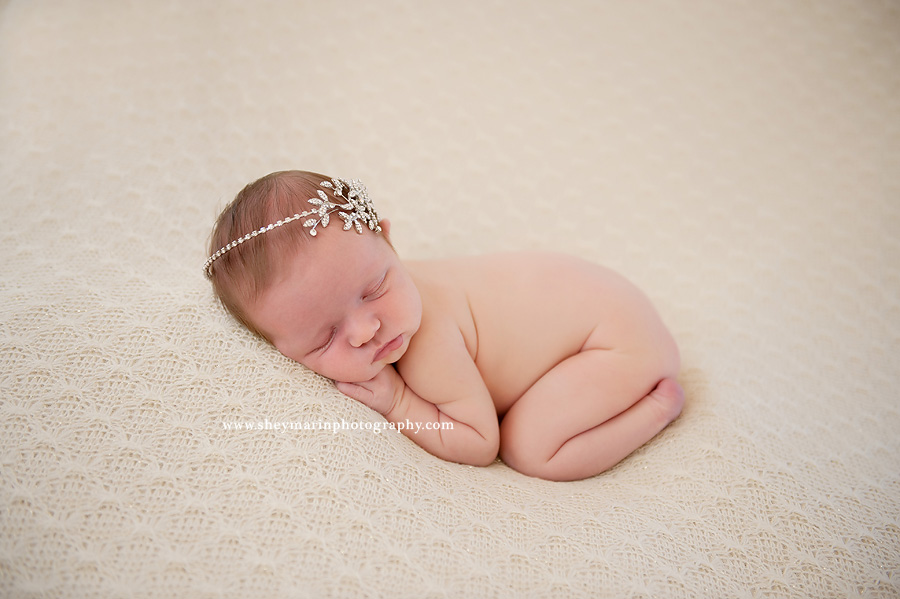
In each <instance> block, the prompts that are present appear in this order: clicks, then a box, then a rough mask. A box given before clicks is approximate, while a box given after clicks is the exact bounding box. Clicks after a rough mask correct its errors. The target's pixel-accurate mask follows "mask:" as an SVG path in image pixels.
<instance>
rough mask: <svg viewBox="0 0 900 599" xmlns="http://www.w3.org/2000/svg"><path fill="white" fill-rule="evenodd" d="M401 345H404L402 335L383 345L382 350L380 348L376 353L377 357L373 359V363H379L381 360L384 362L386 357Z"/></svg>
mask: <svg viewBox="0 0 900 599" xmlns="http://www.w3.org/2000/svg"><path fill="white" fill-rule="evenodd" d="M401 345H403V335H402V334H400V335H397V336H396V337H394V338H393V339H391V340H390V341H388V342H387V343H385V344H384V345H382V346H381V347H380V348H378V351H377V352H375V357H374V358H372V362H378V361H379V360H382V359H383V358H384V357H385V356H387V355H388V354H389V353H391V352H392V351H394V350H395V349H399V348H400V346H401Z"/></svg>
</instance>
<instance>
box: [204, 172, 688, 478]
mask: <svg viewBox="0 0 900 599" xmlns="http://www.w3.org/2000/svg"><path fill="white" fill-rule="evenodd" d="M269 223H271V224H269ZM329 223H330V225H329ZM390 230H391V227H390V223H389V221H387V220H379V218H378V216H377V213H376V212H375V208H374V207H373V206H372V203H371V202H370V201H369V199H368V197H367V195H366V191H365V187H363V186H362V184H361V183H359V182H358V181H351V182H348V181H345V180H341V179H333V178H330V177H325V176H323V175H318V174H315V173H309V172H302V171H288V172H278V173H272V174H270V175H267V176H265V177H263V178H262V179H259V180H258V181H255V182H254V183H251V184H250V185H248V186H247V187H245V188H244V189H243V190H242V191H241V192H240V193H239V194H238V195H237V197H236V198H235V200H234V201H233V202H232V203H231V204H230V205H229V206H228V207H227V208H226V209H225V210H224V211H223V213H222V215H221V216H220V217H219V219H218V221H217V223H216V226H215V229H214V231H213V236H212V241H211V246H212V247H211V249H213V250H214V249H216V248H221V249H219V250H217V251H216V252H215V253H213V254H212V255H211V256H210V258H209V260H208V261H207V263H206V265H205V270H206V273H207V276H209V277H210V279H211V280H212V283H213V286H214V288H215V291H216V293H217V295H218V296H219V298H220V299H221V300H222V302H223V304H224V305H225V307H226V308H227V309H228V310H229V311H230V312H231V313H232V314H233V315H234V316H235V317H237V318H238V319H239V320H240V321H241V322H242V323H244V324H245V325H246V326H247V327H248V328H249V329H250V330H252V331H254V332H256V333H258V334H259V335H261V336H262V337H264V338H265V339H267V340H268V341H269V342H271V343H272V344H273V345H274V346H275V347H276V348H277V349H278V350H279V351H280V352H281V353H282V354H284V355H285V356H287V357H289V358H291V359H293V360H295V361H297V362H299V363H300V364H303V365H304V366H307V367H308V368H310V369H312V370H314V371H315V372H317V373H319V374H321V375H323V376H326V377H328V378H331V379H334V381H335V382H336V385H337V388H338V389H339V390H340V391H341V392H343V393H344V394H346V395H348V396H350V397H352V398H353V399H356V400H358V401H360V402H362V403H363V404H365V405H367V406H369V407H370V408H372V409H374V410H376V411H377V412H379V413H380V414H382V415H383V416H384V417H385V418H386V419H387V420H388V421H390V422H393V423H406V422H412V423H421V424H422V426H421V427H420V428H418V429H417V428H415V427H409V428H406V427H405V428H403V431H404V433H405V434H407V436H409V438H411V439H412V440H413V441H415V442H416V443H418V444H419V445H420V446H422V447H423V448H425V449H426V450H428V451H429V452H431V453H433V454H434V455H436V456H439V457H441V458H443V459H445V460H450V461H454V462H460V463H463V464H472V465H479V466H483V465H487V464H490V463H491V462H493V461H494V460H495V459H496V458H497V456H498V454H499V456H500V457H501V458H502V459H503V461H504V462H506V464H508V465H509V466H510V467H512V468H514V469H516V470H518V471H520V472H522V473H524V474H527V475H530V476H536V477H541V478H545V479H551V480H576V479H581V478H585V477H589V476H592V475H595V474H597V473H600V472H603V471H604V470H606V469H608V468H610V467H611V466H613V465H615V464H616V463H618V462H619V461H620V460H622V459H623V458H624V457H626V456H627V455H628V454H630V453H631V452H632V451H634V450H635V449H637V448H638V447H640V446H641V445H642V444H644V443H645V442H647V441H648V440H649V439H651V438H652V437H653V436H654V435H656V434H657V433H658V432H659V431H660V430H662V429H663V428H664V427H665V426H666V425H668V424H669V423H670V422H671V421H672V420H674V419H675V418H676V417H677V416H678V414H679V413H680V412H681V408H682V405H683V403H684V393H683V391H682V389H681V387H680V386H679V384H678V383H677V382H676V381H675V377H676V375H677V374H678V369H679V363H680V359H679V354H678V348H677V346H676V344H675V341H674V340H673V339H672V336H671V335H670V334H669V332H668V331H667V330H666V327H665V325H664V324H663V323H662V321H661V320H660V318H659V316H658V315H657V313H656V311H655V310H654V308H653V306H652V305H651V304H650V302H649V300H648V299H647V298H646V297H645V296H644V294H643V293H641V292H640V291H639V290H638V289H637V288H636V287H634V286H633V285H632V284H630V283H629V282H628V281H626V280H625V279H624V278H622V277H621V276H619V275H617V274H616V273H614V272H612V271H610V270H608V269H606V268H603V267H601V266H597V265H594V264H590V263H588V262H585V261H582V260H579V259H576V258H572V257H567V256H562V255H552V254H543V253H511V254H501V255H493V256H484V257H476V258H456V259H447V260H421V261H419V260H417V261H412V260H409V261H401V260H400V258H399V256H398V255H397V253H396V252H395V251H394V248H393V246H392V245H391V243H390ZM437 423H443V424H444V426H439V425H437ZM447 423H449V424H447ZM426 425H427V426H426Z"/></svg>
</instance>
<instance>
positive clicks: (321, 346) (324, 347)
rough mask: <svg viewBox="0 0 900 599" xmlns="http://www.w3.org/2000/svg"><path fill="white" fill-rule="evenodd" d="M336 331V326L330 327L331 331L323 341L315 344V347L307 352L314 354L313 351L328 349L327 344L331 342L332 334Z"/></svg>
mask: <svg viewBox="0 0 900 599" xmlns="http://www.w3.org/2000/svg"><path fill="white" fill-rule="evenodd" d="M336 333H337V329H336V328H332V329H331V331H329V333H328V338H327V339H325V341H324V342H322V343H320V344H318V345H317V346H316V348H315V349H313V350H312V351H310V352H309V353H311V354H314V353H317V352H323V351H325V350H326V349H328V346H329V345H331V342H332V341H334V336H335V334H336Z"/></svg>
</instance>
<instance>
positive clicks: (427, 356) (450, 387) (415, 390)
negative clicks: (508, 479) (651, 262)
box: [338, 319, 500, 466]
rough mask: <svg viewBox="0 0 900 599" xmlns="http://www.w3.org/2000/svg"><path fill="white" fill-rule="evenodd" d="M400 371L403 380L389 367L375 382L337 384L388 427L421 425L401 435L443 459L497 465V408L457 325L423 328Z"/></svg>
mask: <svg viewBox="0 0 900 599" xmlns="http://www.w3.org/2000/svg"><path fill="white" fill-rule="evenodd" d="M424 324H425V323H424V322H423V325H424ZM413 344H414V345H413ZM398 368H399V371H400V375H402V378H401V376H400V375H398V374H397V373H396V372H395V371H394V368H393V367H392V366H387V367H385V369H384V370H382V372H381V373H379V374H378V375H377V376H376V377H375V378H374V379H372V380H371V381H366V382H364V383H360V384H352V383H338V389H339V390H340V391H341V392H343V393H345V394H346V395H349V396H350V397H352V398H354V399H357V400H359V401H361V402H362V403H364V404H366V405H368V406H369V407H371V408H373V409H375V410H377V411H378V412H380V413H381V414H382V415H383V416H384V417H385V418H387V420H388V421H389V422H393V423H395V424H398V425H399V424H401V423H403V424H405V423H406V421H407V420H408V421H410V422H413V423H421V428H418V429H417V428H408V427H406V426H404V427H403V428H402V430H403V433H404V434H405V435H406V436H407V437H409V438H410V439H412V440H413V441H415V442H416V443H417V444H419V445H420V446H421V447H423V448H424V449H426V450H427V451H429V452H431V453H433V454H434V455H436V456H438V457H440V458H443V459H445V460H450V461H453V462H460V463H463V464H471V465H474V466H486V465H487V464H490V463H491V462H493V461H494V460H495V459H496V457H497V453H498V451H499V446H500V428H499V424H498V421H497V412H496V409H495V408H494V402H493V401H492V400H491V396H490V393H489V392H488V390H487V387H486V386H485V384H484V380H483V379H482V378H481V373H480V372H478V368H477V367H476V366H475V362H473V361H472V358H471V356H470V355H469V352H468V350H467V349H466V345H465V342H464V340H463V337H462V334H461V333H460V331H459V328H458V327H457V326H456V324H455V323H454V322H452V321H451V320H450V319H447V320H446V321H444V322H439V323H429V326H427V327H426V326H423V327H421V328H420V329H419V332H418V333H417V334H416V336H415V337H414V338H413V343H411V345H410V349H409V350H408V351H407V355H405V356H404V358H403V360H401V362H400V363H399V364H398ZM435 423H449V424H450V425H452V428H447V429H441V428H439V427H438V428H435ZM426 425H428V426H429V427H430V428H427V429H426V428H425V427H426Z"/></svg>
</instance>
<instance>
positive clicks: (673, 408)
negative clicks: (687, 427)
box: [647, 379, 684, 424]
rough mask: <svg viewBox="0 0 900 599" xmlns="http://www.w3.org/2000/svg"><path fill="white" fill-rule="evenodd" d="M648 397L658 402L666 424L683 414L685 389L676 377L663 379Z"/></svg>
mask: <svg viewBox="0 0 900 599" xmlns="http://www.w3.org/2000/svg"><path fill="white" fill-rule="evenodd" d="M647 399H649V400H651V401H653V402H655V403H656V405H657V407H658V409H659V411H660V414H661V415H662V418H663V420H664V421H665V423H666V424H669V423H670V422H672V421H673V420H675V419H676V418H678V415H679V414H681V408H683V407H684V389H682V388H681V385H679V384H678V381H676V380H675V379H663V380H661V381H660V382H659V383H658V384H657V385H656V389H654V390H653V391H651V392H650V394H649V395H648V396H647Z"/></svg>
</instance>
